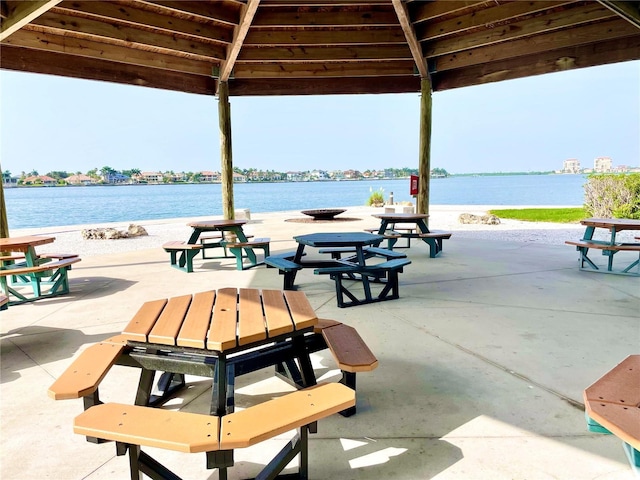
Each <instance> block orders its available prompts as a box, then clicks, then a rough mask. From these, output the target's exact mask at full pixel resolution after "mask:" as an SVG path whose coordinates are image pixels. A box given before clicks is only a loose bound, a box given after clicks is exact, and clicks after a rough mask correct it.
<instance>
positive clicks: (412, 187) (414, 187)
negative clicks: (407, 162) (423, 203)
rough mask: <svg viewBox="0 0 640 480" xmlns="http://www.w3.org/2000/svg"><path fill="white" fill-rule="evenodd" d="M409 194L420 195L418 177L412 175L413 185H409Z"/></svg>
mask: <svg viewBox="0 0 640 480" xmlns="http://www.w3.org/2000/svg"><path fill="white" fill-rule="evenodd" d="M409 194H410V195H418V176H417V175H411V184H410V185H409Z"/></svg>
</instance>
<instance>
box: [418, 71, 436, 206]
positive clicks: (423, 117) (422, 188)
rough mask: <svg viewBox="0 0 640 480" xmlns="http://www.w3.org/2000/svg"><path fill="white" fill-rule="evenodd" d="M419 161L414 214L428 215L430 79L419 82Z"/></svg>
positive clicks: (425, 78)
mask: <svg viewBox="0 0 640 480" xmlns="http://www.w3.org/2000/svg"><path fill="white" fill-rule="evenodd" d="M420 91H421V97H420V154H419V155H420V159H419V164H418V177H419V180H418V200H417V202H416V213H426V214H428V213H429V180H430V178H431V119H432V114H431V78H429V76H428V75H427V76H426V77H422V79H421V80H420Z"/></svg>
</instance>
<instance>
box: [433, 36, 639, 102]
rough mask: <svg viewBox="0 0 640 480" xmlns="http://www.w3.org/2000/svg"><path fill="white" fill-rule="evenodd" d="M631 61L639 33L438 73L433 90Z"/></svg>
mask: <svg viewBox="0 0 640 480" xmlns="http://www.w3.org/2000/svg"><path fill="white" fill-rule="evenodd" d="M631 60H640V35H636V36H633V37H625V38H620V39H614V40H610V41H605V42H600V43H596V44H589V45H583V46H579V47H569V48H562V49H559V50H553V51H549V52H545V53H543V54H536V55H529V56H524V57H518V58H515V59H508V60H502V61H499V62H493V63H489V64H482V65H477V66H474V67H470V68H461V69H457V70H451V71H445V72H439V73H436V74H433V75H432V78H433V82H434V83H433V85H434V91H440V90H448V89H452V88H460V87H467V86H471V85H480V84H484V83H492V82H498V81H502V80H511V79H515V78H522V77H528V76H532V75H542V74H546V73H552V72H560V71H564V70H572V69H575V68H586V67H593V66H597V65H607V64H611V63H618V62H626V61H631Z"/></svg>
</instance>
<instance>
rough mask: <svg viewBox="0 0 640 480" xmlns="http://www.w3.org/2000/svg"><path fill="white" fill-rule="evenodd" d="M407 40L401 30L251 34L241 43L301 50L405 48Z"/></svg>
mask: <svg viewBox="0 0 640 480" xmlns="http://www.w3.org/2000/svg"><path fill="white" fill-rule="evenodd" d="M406 43H407V40H406V38H405V36H404V32H403V31H402V28H400V26H399V25H398V26H397V27H395V28H382V29H371V30H349V29H345V30H331V31H327V30H323V29H317V30H315V29H304V30H291V31H283V30H273V31H267V30H253V29H251V30H250V31H249V33H248V35H247V38H246V39H245V42H244V44H245V45H252V46H254V47H262V46H283V47H287V46H292V45H293V46H301V45H326V46H337V45H393V44H395V45H406Z"/></svg>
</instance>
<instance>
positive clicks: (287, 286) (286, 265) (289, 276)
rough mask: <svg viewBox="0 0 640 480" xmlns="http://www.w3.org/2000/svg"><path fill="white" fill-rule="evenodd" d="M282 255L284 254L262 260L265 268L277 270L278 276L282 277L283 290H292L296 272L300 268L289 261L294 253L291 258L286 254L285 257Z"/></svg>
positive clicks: (300, 267)
mask: <svg viewBox="0 0 640 480" xmlns="http://www.w3.org/2000/svg"><path fill="white" fill-rule="evenodd" d="M283 255H284V254H280V255H269V256H268V257H266V258H265V259H264V263H265V264H266V265H267V267H273V268H277V269H278V270H279V272H278V273H279V274H280V275H284V284H283V289H284V290H293V284H294V282H295V279H296V273H298V270H300V269H302V266H301V265H299V264H297V263H296V262H294V261H292V260H290V259H289V258H293V256H295V252H293V256H292V257H288V256H287V255H288V254H287V255H285V256H283Z"/></svg>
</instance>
